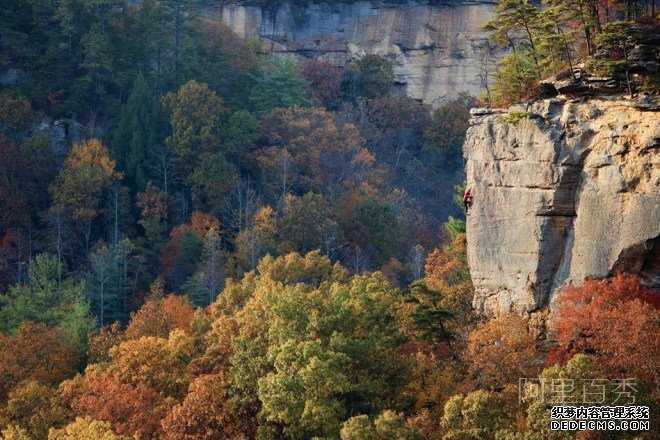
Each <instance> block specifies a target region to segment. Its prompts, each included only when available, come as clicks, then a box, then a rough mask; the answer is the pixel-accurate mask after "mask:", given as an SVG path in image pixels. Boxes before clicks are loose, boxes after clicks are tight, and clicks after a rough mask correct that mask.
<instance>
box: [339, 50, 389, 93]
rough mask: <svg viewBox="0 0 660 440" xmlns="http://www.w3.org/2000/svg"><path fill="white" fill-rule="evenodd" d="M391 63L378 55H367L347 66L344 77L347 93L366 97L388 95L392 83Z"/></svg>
mask: <svg viewBox="0 0 660 440" xmlns="http://www.w3.org/2000/svg"><path fill="white" fill-rule="evenodd" d="M392 69H393V63H392V61H390V60H388V59H387V58H383V57H381V56H379V55H367V56H365V57H363V58H362V59H360V60H359V61H356V62H354V63H352V64H351V65H350V66H349V70H348V75H347V79H346V87H347V89H348V93H349V94H350V95H351V96H353V97H355V98H358V97H362V98H367V99H377V98H383V97H386V96H388V95H389V91H390V89H391V87H392V85H393V84H394V73H393V70H392Z"/></svg>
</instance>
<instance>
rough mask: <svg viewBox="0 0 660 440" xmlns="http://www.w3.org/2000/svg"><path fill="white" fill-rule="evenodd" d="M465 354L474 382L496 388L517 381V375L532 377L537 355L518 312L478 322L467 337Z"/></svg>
mask: <svg viewBox="0 0 660 440" xmlns="http://www.w3.org/2000/svg"><path fill="white" fill-rule="evenodd" d="M465 354H466V357H467V359H469V363H468V371H469V373H470V374H471V375H472V376H473V378H474V379H475V380H476V382H477V385H479V386H480V387H483V388H489V389H496V390H501V389H503V388H504V387H506V386H507V385H515V384H517V383H518V379H519V378H520V377H533V373H534V372H535V370H536V360H537V356H538V353H537V350H536V340H535V338H534V336H532V334H531V333H530V332H529V331H528V330H527V322H526V321H525V319H523V318H522V317H520V316H518V315H506V316H501V317H498V318H496V319H492V320H490V321H488V322H485V323H483V324H480V325H479V326H478V327H477V329H476V330H474V331H473V332H472V333H470V335H469V336H468V345H467V349H466V352H465ZM530 373H532V374H530Z"/></svg>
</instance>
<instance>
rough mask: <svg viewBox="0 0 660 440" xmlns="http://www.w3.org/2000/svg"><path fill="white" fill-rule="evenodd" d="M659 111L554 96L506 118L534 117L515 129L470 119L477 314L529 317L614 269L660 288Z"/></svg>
mask: <svg viewBox="0 0 660 440" xmlns="http://www.w3.org/2000/svg"><path fill="white" fill-rule="evenodd" d="M658 110H660V107H659V106H658V104H657V102H656V103H655V104H652V105H649V104H648V103H644V104H642V103H641V102H631V101H625V100H618V101H608V100H604V99H581V100H573V101H571V100H563V99H559V98H553V99H549V100H544V101H540V102H537V103H535V104H533V105H531V106H530V108H528V109H524V108H513V109H510V111H518V112H522V111H527V112H528V114H529V117H528V118H525V117H523V118H522V119H521V120H520V121H519V122H517V124H513V123H507V122H504V121H503V118H505V119H506V118H510V117H511V115H509V116H506V112H502V113H497V112H493V111H490V110H485V109H474V110H473V115H474V116H473V118H472V120H471V124H472V126H471V127H470V129H469V130H468V133H467V140H466V142H465V145H464V153H465V156H466V158H467V179H468V186H470V187H472V189H473V193H474V207H473V210H472V212H471V213H470V215H469V216H468V221H467V228H468V229H467V230H468V234H467V237H468V260H469V263H470V268H471V274H472V279H473V282H474V285H475V287H476V291H477V293H476V296H475V299H474V305H475V307H476V308H477V309H479V310H481V311H483V312H486V313H497V312H500V311H517V312H519V313H528V314H533V313H534V312H536V311H539V310H542V309H544V308H547V307H548V306H550V307H552V302H553V299H554V298H555V294H556V293H557V291H558V289H559V288H560V287H561V286H562V285H563V284H564V283H567V282H573V283H577V284H579V283H580V282H581V281H582V280H583V279H584V278H585V277H588V276H597V277H604V276H608V275H611V274H613V273H614V272H616V271H626V272H630V273H637V274H640V276H641V278H642V280H643V282H645V283H646V284H649V285H654V286H656V287H658V286H660V244H659V243H658V241H659V239H658V237H659V235H660V113H659V112H658ZM521 115H524V113H519V116H521Z"/></svg>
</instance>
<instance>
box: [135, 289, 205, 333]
mask: <svg viewBox="0 0 660 440" xmlns="http://www.w3.org/2000/svg"><path fill="white" fill-rule="evenodd" d="M194 315H195V309H193V308H192V307H191V306H190V304H189V303H188V301H186V299H185V298H182V297H180V296H175V295H173V294H170V295H168V296H166V297H165V298H162V299H159V298H155V299H150V300H148V301H147V302H146V303H145V304H144V305H143V306H142V307H141V308H140V310H138V311H137V312H135V313H132V314H131V321H130V322H129V324H128V327H127V328H126V331H125V338H126V339H139V338H141V337H143V336H156V337H159V338H167V337H168V336H169V334H170V332H171V331H172V330H174V329H181V330H184V331H186V332H189V331H190V322H191V321H192V319H193V316H194Z"/></svg>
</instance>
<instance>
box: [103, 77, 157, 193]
mask: <svg viewBox="0 0 660 440" xmlns="http://www.w3.org/2000/svg"><path fill="white" fill-rule="evenodd" d="M158 123H159V117H158V104H157V102H156V100H155V99H154V98H153V96H152V95H151V92H150V91H149V87H148V85H147V82H146V81H145V79H144V77H143V76H142V74H139V75H138V76H137V78H136V79H135V82H134V84H133V91H132V92H131V95H130V97H129V98H128V101H127V102H126V104H125V105H124V107H123V108H122V111H121V119H120V120H119V125H118V126H117V129H116V130H115V132H114V135H113V137H112V143H111V148H112V153H113V155H114V157H116V158H117V163H118V165H119V168H120V169H121V170H123V171H124V172H125V174H126V183H127V184H128V185H129V186H130V187H131V188H132V189H133V190H135V191H141V190H144V188H145V187H146V185H147V181H148V180H149V179H148V177H149V176H148V171H147V162H148V161H147V159H148V158H149V153H150V151H151V149H152V148H154V146H155V145H156V144H157V142H158Z"/></svg>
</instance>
